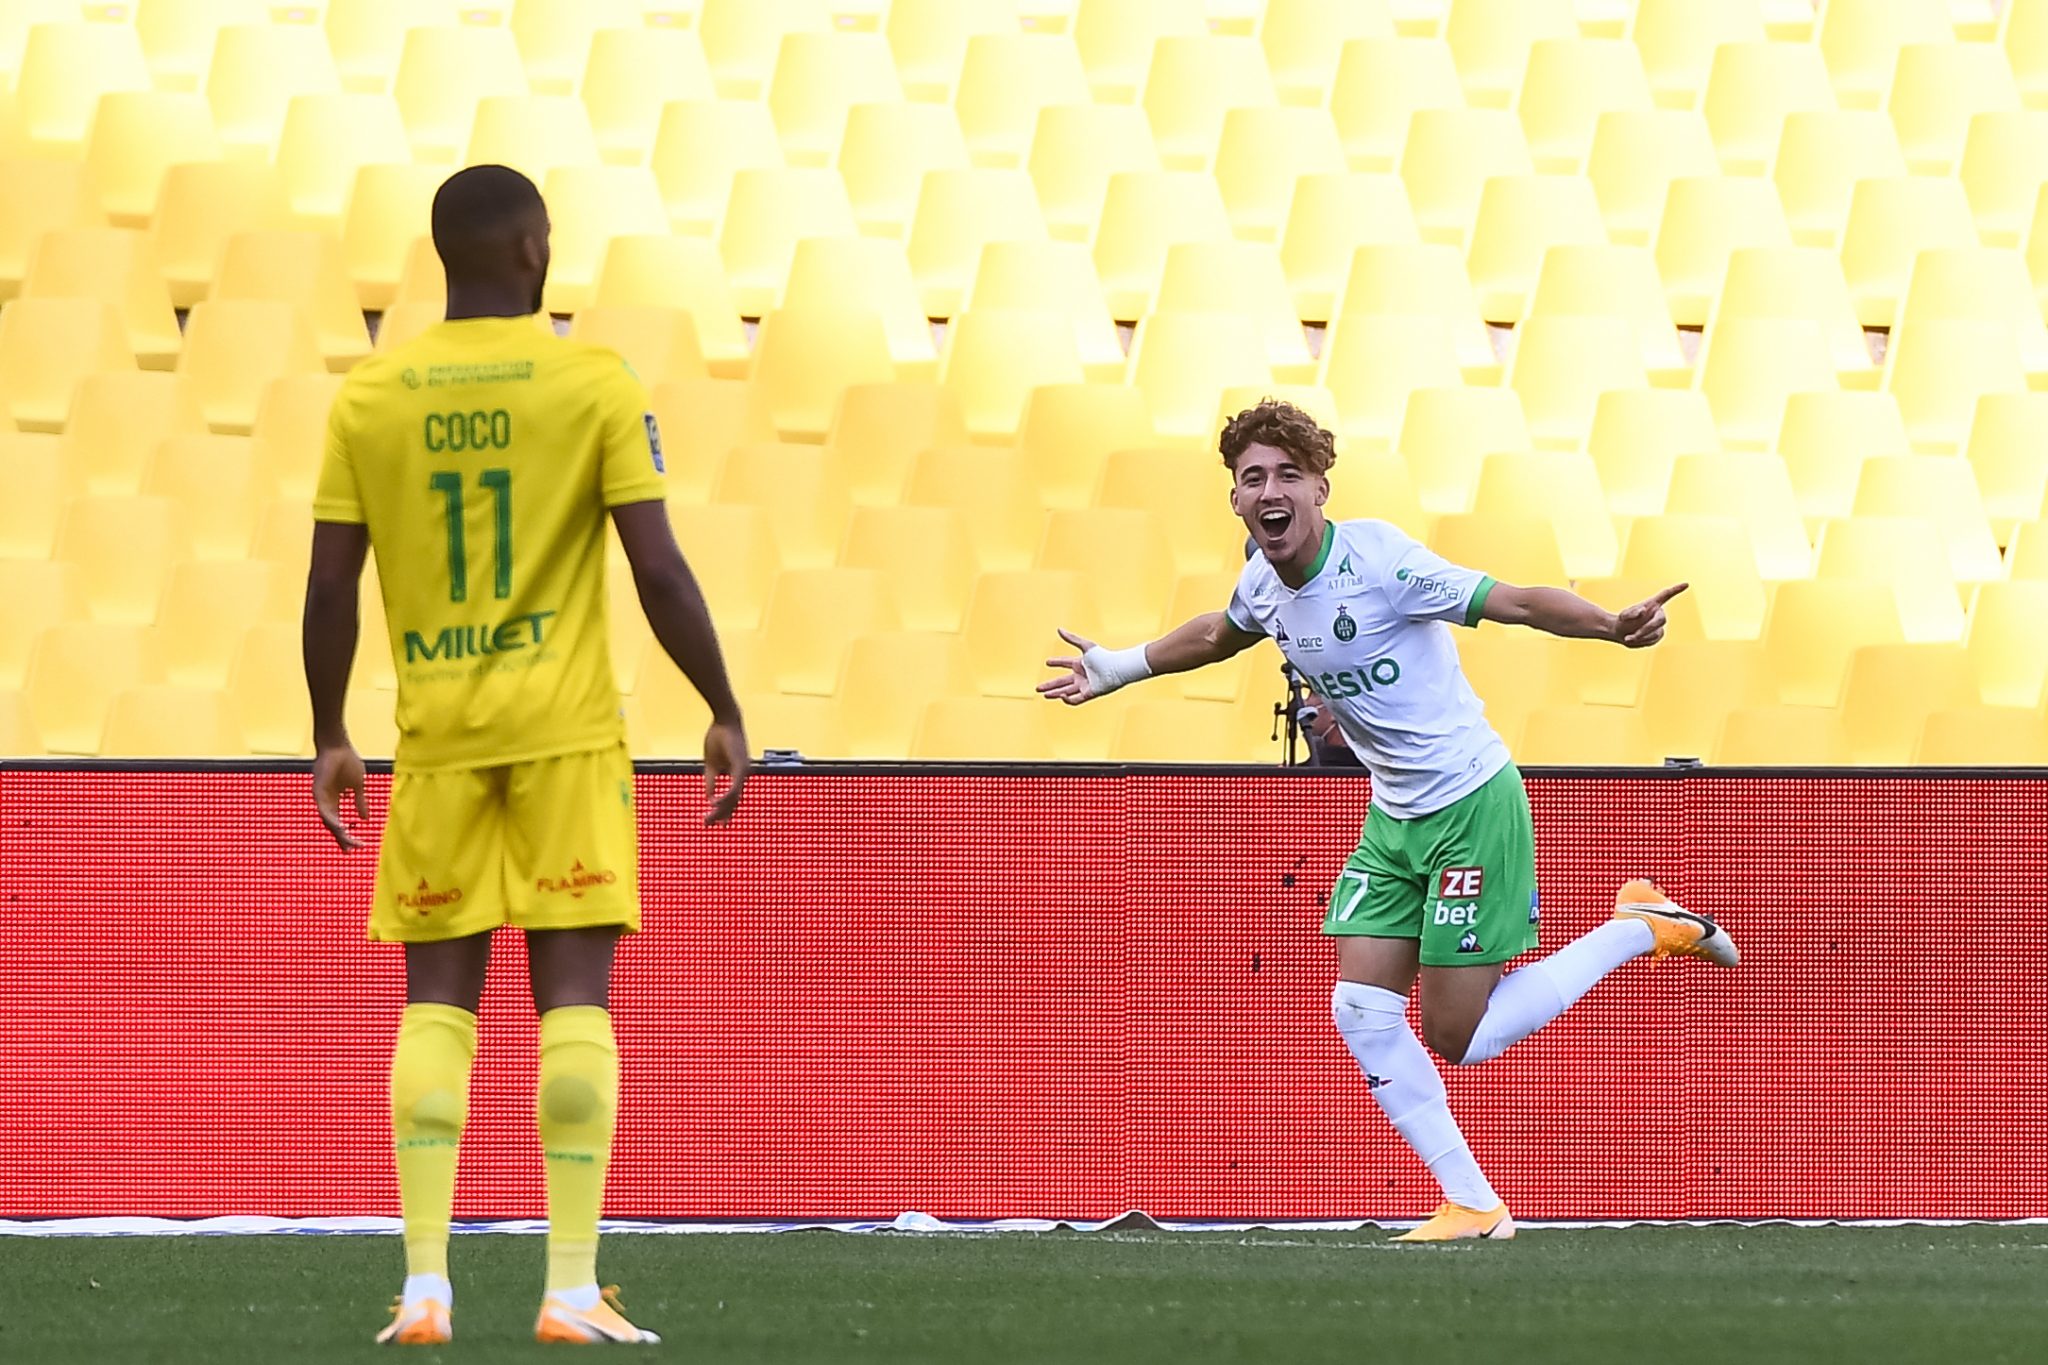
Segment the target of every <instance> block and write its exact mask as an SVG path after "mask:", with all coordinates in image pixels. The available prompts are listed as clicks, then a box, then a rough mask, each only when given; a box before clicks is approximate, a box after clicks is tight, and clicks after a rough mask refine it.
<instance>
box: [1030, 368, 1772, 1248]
mask: <svg viewBox="0 0 2048 1365" xmlns="http://www.w3.org/2000/svg"><path fill="white" fill-rule="evenodd" d="M1221 445H1222V452H1223V462H1224V464H1225V465H1226V466H1228V467H1229V469H1230V473H1231V477H1232V487H1231V490H1230V505H1231V508H1232V509H1233V510H1234V511H1235V512H1236V513H1237V514H1238V515H1239V516H1240V517H1242V518H1243V519H1244V523H1245V525H1246V526H1247V527H1248V528H1250V530H1251V534H1252V538H1253V541H1254V542H1255V544H1256V545H1257V547H1258V550H1259V553H1258V554H1256V555H1253V556H1252V557H1251V558H1250V559H1249V560H1248V561H1247V562H1246V564H1245V568H1244V572H1243V574H1242V575H1241V576H1240V577H1239V578H1238V582H1237V590H1236V592H1235V593H1234V594H1233V595H1232V596H1231V599H1230V604H1229V606H1228V607H1226V608H1225V609H1224V610H1222V611H1217V612H1210V613H1209V614H1207V615H1204V616H1198V617H1196V618H1195V619H1194V620H1192V621H1189V622H1188V623H1187V624H1186V625H1183V626H1181V627H1179V628H1178V629H1176V630H1173V631H1171V632H1169V633H1168V634H1166V635H1164V636H1162V637H1160V638H1159V639H1157V640H1154V641H1153V642H1151V643H1150V644H1147V645H1139V646H1135V647H1133V648H1129V649H1104V648H1103V647H1102V646H1100V645H1097V644H1095V643H1094V642H1092V641H1089V640H1084V639H1082V638H1081V637H1080V636H1077V635H1072V634H1069V633H1068V632H1066V631H1064V630H1062V631H1061V632H1060V634H1061V636H1062V637H1063V638H1065V639H1066V641H1067V642H1068V643H1069V644H1071V645H1073V646H1074V647H1075V648H1076V649H1078V650H1080V651H1081V652H1080V654H1079V656H1078V657H1075V658H1058V659H1049V660H1047V664H1048V666H1050V667H1052V668H1055V669H1058V670H1059V674H1058V676H1056V677H1053V678H1051V679H1048V680H1047V681H1045V682H1044V683H1041V684H1040V685H1039V688H1038V690H1039V691H1040V692H1041V693H1043V694H1044V695H1045V696H1047V697H1049V698H1052V699H1053V700H1056V701H1063V702H1066V703H1067V704H1069V705H1079V704H1081V703H1082V702H1086V701H1089V700H1091V699H1092V698H1095V697H1100V696H1103V695H1105V694H1107V693H1109V692H1113V691H1115V690H1116V689H1117V688H1119V687H1122V686H1124V685H1126V684H1128V683H1133V682H1137V681H1138V680H1140V679H1142V678H1148V677H1151V676H1153V675H1154V674H1158V673H1182V672H1186V671H1187V670H1189V669H1192V668H1200V667H1201V666H1202V665H1204V664H1212V663H1220V662H1222V661H1223V660H1225V659H1228V658H1230V657H1231V656H1232V655H1234V654H1236V653H1238V652H1239V651H1241V650H1244V649H1248V648H1250V647H1251V646H1252V645H1253V644H1255V643H1256V642H1257V641H1258V639H1259V637H1260V636H1262V635H1270V636H1271V637H1272V638H1273V640H1274V641H1275V643H1277V644H1278V645H1279V646H1280V650H1281V653H1283V654H1285V655H1286V656H1287V660H1288V662H1289V663H1291V664H1293V665H1294V667H1295V668H1296V669H1298V670H1300V672H1301V674H1302V676H1303V677H1305V678H1306V679H1307V680H1308V681H1309V684H1310V685H1311V686H1312V687H1314V689H1315V690H1316V692H1317V693H1318V694H1320V695H1321V696H1322V698H1323V699H1324V700H1325V702H1327V703H1328V706H1329V708H1330V710H1331V712H1332V713H1333V714H1334V717H1335V719H1336V722H1337V725H1338V727H1339V729H1340V730H1341V731H1342V733H1343V736H1344V739H1345V740H1346V741H1347V742H1348V743H1349V744H1350V746H1351V747H1352V749H1353V750H1354V751H1356V752H1357V754H1358V756H1359V758H1360V759H1361V760H1362V761H1363V762H1364V764H1365V766H1366V768H1367V770H1368V771H1369V772H1370V773H1371V776H1372V809H1371V813H1370V814H1369V815H1368V816H1367V818H1366V822H1365V829H1364V831H1363V833H1362V834H1361V836H1360V838H1359V842H1358V848H1357V851H1356V852H1354V853H1353V854H1352V855H1351V857H1350V858H1349V859H1347V860H1346V862H1345V864H1344V869H1343V871H1342V872H1341V873H1340V874H1339V875H1338V878H1337V884H1336V888H1335V889H1334V890H1333V891H1332V892H1331V894H1330V906H1329V913H1328V915H1327V917H1326V918H1325V919H1324V921H1323V932H1324V933H1326V934H1329V935H1332V936H1333V937H1335V938H1336V940H1337V984H1336V987H1335V989H1334V990H1333V991H1332V993H1331V999H1330V1006H1331V1012H1332V1014H1333V1016H1334V1018H1335V1020H1336V1024H1337V1030H1338V1032H1339V1033H1341V1034H1342V1035H1343V1037H1344V1042H1345V1045H1346V1046H1348V1047H1349V1048H1350V1049H1351V1055H1352V1056H1353V1057H1354V1058H1356V1059H1357V1061H1358V1066H1359V1069H1360V1070H1361V1071H1363V1072H1364V1073H1365V1080H1366V1084H1367V1085H1368V1086H1370V1087H1371V1088H1372V1094H1373V1098H1374V1099H1376V1100H1377V1101H1379V1104H1380V1107H1381V1108H1382V1109H1383V1110H1385V1111H1386V1115H1387V1119H1388V1121H1389V1122H1391V1123H1392V1124H1393V1125H1394V1127H1395V1129H1396V1130H1397V1131H1398V1132H1399V1133H1400V1134H1401V1136H1402V1137H1403V1138H1404V1139H1406V1140H1407V1142H1408V1145H1409V1146H1410V1147H1412V1148H1414V1149H1415V1154H1416V1155H1417V1156H1419V1157H1421V1158H1422V1160H1423V1162H1424V1163H1425V1164H1427V1165H1428V1167H1429V1169H1430V1172H1431V1173H1432V1174H1433V1175H1435V1176H1436V1178H1437V1180H1438V1182H1439V1183H1440V1184H1441V1185H1442V1186H1443V1193H1444V1203H1443V1205H1442V1206H1441V1207H1440V1208H1438V1209H1437V1211H1436V1213H1435V1215H1434V1216H1432V1217H1431V1218H1430V1219H1428V1221H1426V1222H1424V1223H1423V1224H1422V1225H1421V1226H1420V1227H1417V1228H1415V1229H1414V1230H1413V1231H1411V1232H1408V1233H1405V1234H1403V1237H1402V1238H1401V1240H1406V1241H1445V1240H1449V1239H1452V1238H1461V1237H1492V1238H1502V1237H1512V1236H1514V1232H1515V1224H1514V1219H1513V1218H1512V1217H1510V1216H1509V1214H1508V1209H1507V1205H1506V1204H1504V1203H1503V1202H1502V1201H1501V1199H1500V1196H1499V1195H1497V1194H1495V1193H1494V1189H1493V1186H1491V1185H1490V1184H1488V1183H1487V1180H1486V1176H1485V1175H1484V1173H1482V1172H1481V1171H1480V1169H1479V1163H1478V1162H1477V1161H1475V1160H1474V1159H1473V1156H1472V1150H1471V1148H1469V1147H1468V1146H1466V1144H1465V1138H1464V1135H1463V1134H1462V1133H1460V1132H1459V1131H1458V1124H1457V1121H1456V1120H1455V1119H1453V1118H1452V1117H1451V1111H1450V1107H1449V1105H1448V1104H1447V1102H1446V1095H1445V1090H1444V1083H1443V1078H1442V1076H1440V1075H1439V1074H1438V1072H1437V1069H1436V1065H1435V1064H1434V1063H1433V1062H1431V1061H1430V1058H1429V1054H1428V1053H1426V1052H1424V1051H1423V1049H1422V1045H1421V1044H1420V1043H1419V1042H1417V1041H1416V1038H1415V1033H1414V1031H1413V1030H1412V1029H1410V1028H1409V1027H1408V1020H1407V1006H1408V993H1409V990H1410V989H1411V988H1412V987H1413V986H1414V984H1415V979H1416V975H1417V972H1418V969H1419V970H1420V974H1421V977H1422V982H1423V985H1422V1033H1423V1036H1424V1037H1425V1038H1427V1039H1428V1040H1429V1045H1430V1047H1431V1048H1433V1049H1435V1051H1436V1053H1437V1055H1439V1056H1441V1057H1442V1058H1443V1059H1444V1060H1445V1061H1447V1062H1450V1063H1452V1064H1454V1065H1464V1066H1472V1065H1476V1064H1477V1063H1480V1062H1484V1061H1487V1060H1490V1059H1491V1058H1494V1057H1498V1056H1499V1055H1500V1054H1501V1053H1502V1052H1504V1051H1506V1050H1507V1049H1508V1048H1509V1047H1510V1046H1512V1045H1513V1044H1515V1043H1517V1042H1520V1041H1521V1040H1522V1039H1524V1038H1526V1037H1528V1036H1529V1035H1530V1034H1532V1033H1534V1032H1535V1031H1536V1030H1537V1029H1540V1028H1542V1027H1543V1026H1544V1025H1545V1024H1547V1023H1549V1022H1550V1021H1551V1020H1553V1019H1555V1018H1557V1016H1558V1015H1560V1014H1562V1013H1564V1011H1565V1010H1566V1009H1568V1008H1569V1007H1570V1006H1571V1004H1572V1003H1573V1002H1574V1001H1576V1000H1577V999H1578V998H1579V997H1580V996H1582V995H1584V994H1585V993H1586V992H1587V991H1588V990H1590V989H1591V988H1592V986H1593V984H1594V983H1595V982H1597V981H1599V980H1600V979H1601V978H1602V977H1604V976H1606V975H1607V974H1608V973H1609V972H1611V971H1613V970H1614V969H1615V968H1617V967H1619V966H1621V964H1622V963H1624V962H1627V961H1629V960H1630V959H1631V958H1636V957H1640V956H1642V955H1643V954H1645V953H1652V954H1655V955H1656V956H1657V957H1665V956H1669V955H1672V954H1678V955H1682V956H1686V957H1697V958H1703V959H1705V960H1706V961H1709V962H1712V963H1715V964H1717V965H1719V966H1723V967H1732V966H1734V965H1735V963H1736V951H1735V945H1734V943H1733V942H1731V941H1730V939H1729V937H1728V935H1727V933H1726V932H1725V931H1723V930H1722V929H1720V928H1718V927H1717V926H1716V925H1715V924H1714V923H1713V921H1712V920H1710V919H1708V918H1707V917H1706V916H1704V915H1699V914H1693V913H1690V912H1688V911H1685V910H1682V909H1680V908H1679V907H1678V906H1677V905H1675V904H1673V903H1672V902H1671V901H1670V900H1669V899H1668V898H1667V897H1666V896H1665V895H1664V894H1663V893H1662V892H1661V891H1659V890H1658V889H1657V887H1656V886H1655V885H1654V884H1653V883H1651V882H1649V881H1648V880H1642V879H1638V880H1635V881H1631V882H1629V883H1627V884H1626V885H1624V886H1623V887H1622V888H1621V890H1620V892H1619V893H1618V894H1617V895H1616V897H1615V908H1614V918H1613V919H1612V920H1611V921H1609V922H1608V923H1606V924H1603V925H1601V926H1600V927H1599V928H1598V929H1595V930H1593V931H1592V932H1591V933H1589V934H1587V935H1585V936H1584V937H1583V938H1579V939H1576V940H1574V941H1573V942H1571V943H1568V944H1566V945H1565V946H1564V947H1563V948H1561V949H1559V950H1558V951H1557V952H1555V953H1552V954H1551V955H1550V956H1548V957H1546V958H1542V959H1540V960H1538V961H1536V962H1532V963H1530V964H1529V965H1527V966H1525V967H1523V968H1521V969H1520V970H1519V971H1514V972H1509V973H1506V974H1505V975H1503V974H1502V968H1503V966H1504V965H1505V964H1506V963H1507V962H1508V960H1509V959H1511V958H1514V957H1517V956H1519V955H1520V954H1522V953H1524V952H1526V951H1528V950H1529V949H1531V948H1533V947H1535V946H1536V933H1537V920H1538V916H1537V896H1536V844H1535V833H1534V829H1533V827H1532V825H1531V823H1530V819H1529V798H1528V796H1527V794H1526V793H1525V792H1524V791H1523V788H1522V777H1521V774H1520V773H1519V772H1518V771H1516V769H1515V765H1514V764H1513V763H1512V762H1511V761H1510V760H1509V757H1508V750H1507V746H1506V745H1505V744H1504V743H1502V742H1501V738H1500V736H1499V735H1497V734H1495V733H1494V730H1493V727H1492V726H1491V725H1489V724H1488V723H1487V720H1486V717H1485V715H1484V714H1483V708H1482V706H1481V704H1480V701H1479V698H1478V697H1477V696H1476V695H1475V694H1474V693H1473V691H1472V688H1471V685H1470V684H1469V683H1467V682H1466V681H1465V675H1464V673H1463V671H1462V670H1461V669H1460V668H1459V666H1458V652H1457V649H1456V646H1455V645H1454V644H1453V642H1452V640H1451V634H1450V631H1449V630H1448V629H1447V627H1448V626H1450V625H1462V626H1476V625H1478V624H1479V623H1480V622H1481V621H1498V622H1501V623H1502V624H1505V625H1518V626H1533V627H1535V628H1536V629H1537V630H1542V631H1548V632H1549V633H1550V634H1552V635H1562V636H1568V637H1572V638H1575V639H1593V640H1611V641H1613V642H1614V643H1616V644H1619V645H1622V646H1625V647H1627V648H1630V649H1641V648H1645V647H1647V646H1649V645H1654V644H1656V643H1657V641H1658V640H1659V639H1661V638H1662V637H1663V634H1664V604H1665V603H1666V602H1668V601H1670V600H1671V599H1672V598H1673V597H1675V596H1677V595H1678V594H1679V593H1681V592H1683V591H1685V585H1684V584H1682V583H1681V584H1679V585H1677V586H1675V587H1671V588H1666V589H1665V590H1664V591H1663V592H1660V593H1658V594H1657V595H1656V596H1655V597H1653V598H1651V599H1650V600H1649V601H1647V602H1642V603H1639V604H1637V605H1636V606H1633V607H1630V608H1628V609H1627V610H1625V611H1622V612H1618V613H1616V612H1610V611H1607V610H1605V609H1604V608H1601V607H1598V606H1595V605H1594V604H1593V603H1591V602H1588V601H1587V600H1586V599H1584V598H1583V597H1579V596H1578V595H1576V594H1574V593H1571V592H1567V591H1565V590H1564V589H1561V588H1522V587H1512V586H1510V585H1508V584H1506V583H1500V582H1497V581H1495V580H1494V579H1492V578H1489V577H1487V576H1486V575H1485V574H1483V573H1478V572H1475V571H1474V570H1471V569H1465V568H1459V567H1458V566H1456V565H1454V564H1451V563H1449V562H1447V561H1446V560H1444V559H1442V558H1441V557H1439V556H1438V555H1436V554H1434V553H1432V552H1431V551H1430V550H1428V549H1427V548H1425V547H1424V546H1422V545H1420V544H1418V543H1417V542H1416V541H1414V540H1412V539H1410V538H1409V537H1408V536H1407V535H1406V534H1405V533H1404V532H1402V531H1401V530H1399V529H1398V528H1397V527H1394V526H1391V525H1389V524H1387V523H1386V522H1382V521H1347V522H1338V523H1332V522H1329V521H1327V520H1325V518H1324V516H1323V504H1324V503H1325V502H1327V501H1328V499H1329V496H1330V481H1329V477H1328V475H1329V469H1330V466H1331V465H1332V464H1333V463H1334V462H1335V461H1336V448H1335V443H1334V440H1333V438H1332V437H1331V435H1330V433H1329V432H1327V431H1324V430H1322V429H1321V428H1319V427H1318V426H1317V425H1316V423H1315V419H1313V418H1312V417H1310V416H1309V415H1308V414H1307V413H1305V412H1303V411H1301V410H1300V409H1299V408H1296V407H1294V406H1293V405H1291V404H1288V403H1283V402H1278V401H1275V400H1272V399H1268V400H1267V401H1265V402H1263V403H1260V404H1259V405H1258V406H1257V407H1254V408H1249V409H1247V410H1245V411H1244V412H1241V413H1239V414H1238V415H1237V416H1236V417H1234V418H1232V419H1231V421H1230V423H1229V424H1228V425H1227V426H1226V427H1225V428H1224V430H1223V437H1222V442H1221Z"/></svg>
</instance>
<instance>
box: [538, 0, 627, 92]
mask: <svg viewBox="0 0 2048 1365" xmlns="http://www.w3.org/2000/svg"><path fill="white" fill-rule="evenodd" d="M638 8H639V7H638V6H637V5H636V4H634V3H633V0H596V3H591V2H590V0H519V2H518V3H517V4H515V5H514V6H513V7H512V22H511V29H512V38H513V41H514V42H516V43H517V44H518V45H519V56H520V60H521V61H522V62H524V63H525V66H526V80H527V84H528V85H530V86H531V87H532V88H533V89H534V90H535V91H538V92H540V93H543V94H550V95H566V94H569V93H571V92H572V91H574V90H575V89H576V87H577V84H578V82H579V81H580V80H581V79H582V77H583V72H584V68H585V66H586V64H587V62H588V60H589V57H590V50H591V40H592V39H593V38H594V37H595V36H596V35H597V33H598V32H599V31H600V30H602V29H614V30H617V29H626V28H638V27H640V26H641V25H640V15H639V13H638Z"/></svg>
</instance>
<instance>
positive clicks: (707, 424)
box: [650, 379, 775, 508]
mask: <svg viewBox="0 0 2048 1365" xmlns="http://www.w3.org/2000/svg"><path fill="white" fill-rule="evenodd" d="M650 401H651V403H652V405H653V411H654V415H655V420H656V421H657V422H658V423H659V424H660V427H661V437H662V449H663V454H664V457H665V459H666V462H667V464H668V503H669V506H670V507H671V508H674V507H677V506H681V505H687V504H696V503H702V502H704V501H705V500H706V499H707V498H709V497H710V495H711V489H712V486H713V485H714V484H715V483H716V482H717V479H718V475H719V473H720V471H721V470H722V469H723V468H724V465H725V456H726V452H727V451H729V450H731V449H733V448H734V447H736V446H742V445H758V444H760V443H762V442H768V441H773V440H774V439H775V423H774V421H773V420H772V419H771V418H770V417H769V414H768V402H767V395H765V394H763V393H762V392H761V391H760V390H759V389H757V388H755V387H754V386H752V385H751V384H748V383H746V382H745V381H744V380H739V379H684V380H679V381H678V380H672V381H670V382H669V383H666V384H658V385H656V386H655V387H654V391H653V393H652V395H651V396H650Z"/></svg>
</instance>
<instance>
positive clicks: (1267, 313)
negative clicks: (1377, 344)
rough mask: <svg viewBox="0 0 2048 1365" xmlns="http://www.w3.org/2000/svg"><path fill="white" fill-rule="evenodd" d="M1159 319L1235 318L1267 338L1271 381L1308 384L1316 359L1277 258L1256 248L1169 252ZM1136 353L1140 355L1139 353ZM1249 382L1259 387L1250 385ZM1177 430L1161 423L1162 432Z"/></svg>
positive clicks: (1187, 246) (1232, 245)
mask: <svg viewBox="0 0 2048 1365" xmlns="http://www.w3.org/2000/svg"><path fill="white" fill-rule="evenodd" d="M1157 309H1158V312H1159V313H1167V312H1219V313H1232V314H1235V315H1237V316H1238V317H1240V318H1243V319H1246V320H1247V321H1248V322H1249V323H1250V327H1249V329H1248V330H1249V331H1250V333H1251V335H1252V336H1253V337H1254V338H1261V337H1262V338H1263V347H1264V351H1265V356H1266V360H1267V363H1269V364H1270V365H1271V366H1272V368H1273V375H1272V376H1271V377H1272V378H1278V379H1282V380H1286V381H1290V382H1298V381H1302V380H1306V379H1307V378H1308V377H1309V376H1310V375H1312V374H1313V373H1314V371H1315V367H1316V361H1315V357H1314V356H1312V355H1311V354H1309V349H1308V340H1307V338H1306V336H1305V335H1304V334H1303V332H1302V327H1301V322H1300V320H1299V319H1298V318H1297V317H1296V316H1295V313H1294V302H1293V297H1292V295H1290V294H1289V293H1288V289H1287V278H1286V276H1285V275H1283V274H1282V273H1281V270H1280V261H1279V256H1278V254H1277V253H1276V252H1275V251H1274V250H1273V248H1272V247H1270V246H1266V245H1263V244H1260V243H1256V242H1183V243H1180V244H1178V245H1175V246H1173V247H1171V248H1169V249H1168V251H1167V253H1166V272H1165V275H1164V276H1163V277H1162V279H1161V282H1160V288H1159V298H1158V302H1157ZM1134 353H1135V352H1134ZM1244 382H1247V383H1251V382H1258V381H1253V380H1246V381H1244ZM1170 429H1172V428H1171V427H1170V425H1169V424H1166V423H1162V424H1161V430H1170Z"/></svg>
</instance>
